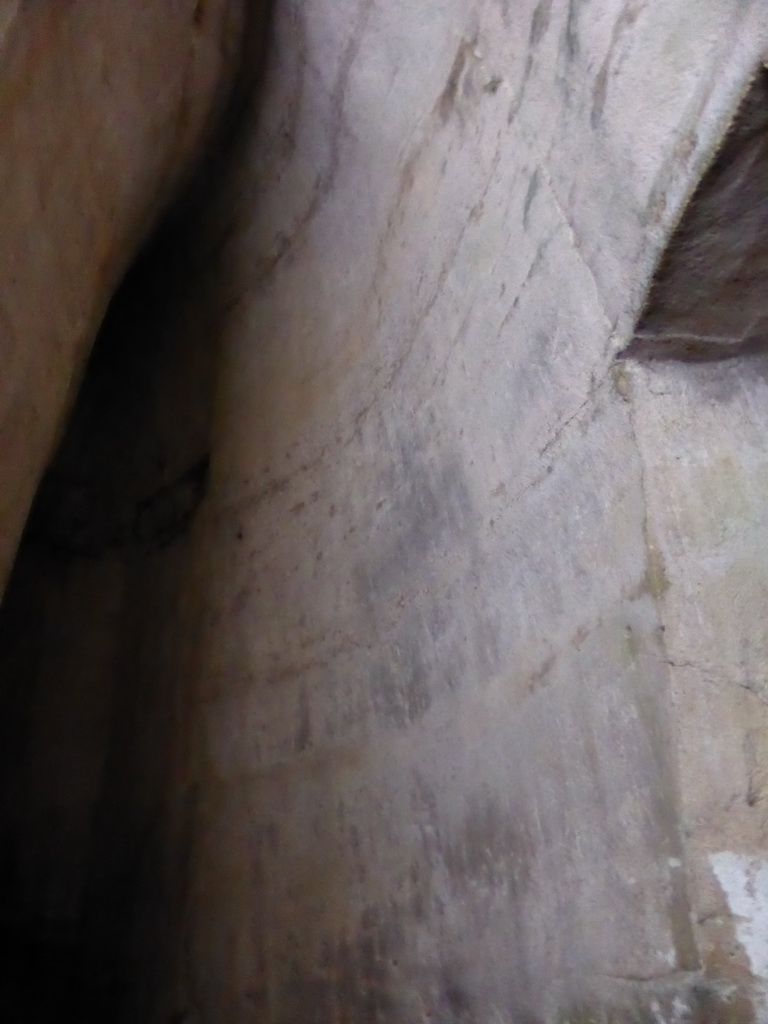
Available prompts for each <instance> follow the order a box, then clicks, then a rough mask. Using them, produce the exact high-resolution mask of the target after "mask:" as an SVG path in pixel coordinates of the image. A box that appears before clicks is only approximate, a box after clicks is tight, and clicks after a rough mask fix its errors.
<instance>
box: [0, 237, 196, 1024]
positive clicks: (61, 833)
mask: <svg viewBox="0 0 768 1024" xmlns="http://www.w3.org/2000/svg"><path fill="white" fill-rule="evenodd" d="M184 253H185V245H184V244H183V239H182V236H181V235H179V234H178V233H177V232H176V231H175V230H170V231H168V232H167V233H163V234H162V235H160V236H159V237H158V238H157V239H156V240H155V241H154V242H153V244H152V246H151V247H150V248H149V249H148V250H147V252H146V253H144V255H143V256H142V258H141V259H140V261H139V262H138V263H137V265H136V266H135V268H134V269H133V271H132V272H131V273H130V274H129V276H128V278H127V279H126V281H125V283H124V285H123V286H122V288H121V290H120V292H119V293H118V295H117V296H116V297H115V299H114V301H113V303H112V306H111V308H110V310H109V313H108V315H107V318H106V320H105V323H104V326H103V329H102V331H101V334H100V337H99V339H98V341H97V343H96V345H95V348H94V351H93V355H92V358H91V360H90V364H89V367H88V371H87V374H86V376H85V379H84V381H83V383H82V387H81V390H80V395H79V398H78V402H77V406H76V408H75V410H74V412H73V415H72V418H71V421H70V424H69V426H68V429H67V432H66V435H65V437H64V438H63V441H62V443H61V446H60V449H59V451H58V454H57V456H56V458H55V459H54V461H53V464H52V465H51V467H50V468H49V470H48V471H47V473H46V475H45V477H44V479H43V481H42V483H41V485H40V488H39V491H38V495H37V498H36V501H35V503H34V506H33V509H32V511H31V514H30V517H29V520H28V524H27V528H26V531H25V534H24V537H23V539H22V543H21V546H20V550H19V554H18V557H17V561H16V565H15V568H14V572H13V575H12V578H11V581H10V584H9V588H8V591H7V594H6V598H5V601H4V603H3V606H2V609H0V681H1V682H0V943H2V959H1V961H0V1020H2V1021H3V1022H8V1024H12V1022H16V1021H18V1022H19V1024H21V1022H26V1021H30V1022H31V1021H54V1020H56V1021H59V1020H62V1019H66V1020H70V1019H71V1020H78V1021H87V1020H90V1019H93V1020H99V1021H106V1020H110V1019H112V1016H113V1006H112V1004H113V1003H114V1001H115V999H116V993H115V972H116V971H117V970H118V967H117V959H118V958H119V956H120V953H121V950H120V941H119V937H120V934H121V933H122V932H123V931H124V930H126V929H127V928H128V927H129V925H128V921H127V917H128V915H129V914H130V910H131V907H130V901H131V895H132V889H131V878H130V877H128V874H130V872H128V874H126V872H127V871H128V869H127V868H126V864H125V858H126V853H130V852H131V846H132V841H129V839H128V837H127V833H126V830H125V828H124V827H123V826H121V827H120V828H118V825H117V823H116V819H117V818H119V817H121V815H122V814H123V813H125V814H126V815H127V816H128V818H131V816H132V815H138V817H139V818H142V824H141V826H139V824H138V820H137V818H136V817H133V818H132V819H131V825H130V826H129V828H128V832H130V833H131V834H133V831H134V829H135V828H144V827H145V825H144V823H143V817H144V816H149V813H150V812H149V809H148V806H147V804H146V803H143V804H142V807H141V812H144V813H143V814H142V813H140V812H139V811H137V809H136V808H135V807H133V806H132V800H131V798H130V797H129V796H128V795H126V793H125V792H124V790H125V787H126V786H130V785H131V784H132V780H133V778H134V773H135V772H137V771H139V762H138V760H137V754H136V750H135V745H134V744H135V736H134V734H133V732H132V730H133V728H134V726H135V727H136V728H139V725H138V719H140V718H141V717H142V716H147V717H148V718H149V720H150V721H151V720H152V709H151V708H150V707H149V704H151V703H152V702H151V701H150V700H149V699H148V696H147V693H146V686H147V685H150V684H151V680H149V679H145V678H142V675H143V674H144V673H143V669H142V664H141V658H133V657H132V653H131V652H132V651H136V652H138V651H140V650H141V649H142V645H143V644H144V643H146V642H147V631H148V629H149V628H150V626H151V623H150V622H148V620H147V612H148V611H149V610H151V611H152V612H153V613H155V614H161V613H164V612H165V611H166V609H164V608H163V609H160V608H157V607H153V604H154V599H153V596H152V590H153V587H154V586H155V585H159V586H160V588H161V590H162V593H163V601H164V602H169V603H172V602H173V601H174V599H175V595H174V587H173V585H172V583H171V582H169V579H168V577H170V576H174V574H175V578H176V579H177V580H180V579H181V576H182V575H183V574H182V573H181V570H180V566H179V556H178V551H179V549H180V548H181V547H183V546H184V543H185V540H186V537H187V535H188V532H189V530H190V527H191V526H192V523H193V521H194V518H195V515H196V513H197V511H198V509H199V507H200V505H201V503H202V502H203V501H204V499H205V494H206V487H207V471H208V434H209V425H210V412H211V401H212V391H213V382H214V380H215V352H216V346H215V343H213V341H212V339H210V337H206V336H204V335H205V331H202V332H201V331H200V330H199V329H197V328H195V327H193V326H192V325H190V326H189V330H187V331H184V325H183V324H180V323H179V322H178V320H177V317H176V311H177V310H178V309H179V308H180V303H182V297H181V292H182V291H183V289H184V287H185V285H186V281H187V276H186V273H187V270H188V267H187V263H186V259H185V256H184ZM169 562H170V563H173V565H172V569H169V567H168V565H167V564H166V563H169ZM158 577H163V583H162V584H158ZM126 648H127V649H126ZM123 686H125V687H128V688H129V697H128V699H126V696H125V695H124V694H121V693H120V692H119V690H120V687H123ZM131 698H133V699H131ZM171 724H172V723H170V722H168V726H169V727H170V725H171ZM153 742H154V743H156V744H157V745H158V746H159V747H160V748H163V747H166V746H167V745H168V744H169V743H170V742H171V741H170V738H169V737H168V736H166V735H165V734H164V733H163V732H162V731H161V730H159V729H158V727H157V723H155V730H154V735H153ZM139 746H140V744H139ZM145 753H146V752H145ZM161 762H162V755H161V756H160V759H159V760H157V759H156V761H155V765H154V769H155V776H154V777H155V782H156V793H157V800H158V801H159V800H160V798H161V794H162V793H163V790H164V765H163V764H162V763H161ZM152 813H153V814H155V813H158V809H157V806H156V805H155V803H154V802H153V807H152ZM123 825H124V823H123ZM116 833H117V834H120V835H121V837H122V845H121V849H120V850H119V851H114V850H113V848H112V847H113V843H112V841H111V840H112V835H113V834H116ZM117 854H119V856H117ZM103 856H106V857H110V856H115V860H113V861H111V862H109V863H108V864H106V865H104V864H103V863H102V864H101V865H100V864H99V863H98V860H99V858H100V857H103ZM112 867H114V869H115V874H114V875H113V872H112ZM99 875H100V877H101V880H102V884H101V885H99V884H98V883H97V882H96V881H95V879H96V877H97V876H99ZM106 877H109V883H108V884H107V883H106V882H105V881H104V879H105V878H106ZM108 890H109V891H108ZM113 890H119V904H118V903H116V902H115V899H114V892H113ZM105 900H106V901H107V902H108V903H109V907H110V911H109V915H108V919H107V917H105V915H104V914H102V913H101V908H100V904H103V903H104V901H105ZM84 930H85V931H84ZM88 932H90V933H91V934H90V938H88V935H87V933H88ZM86 938H88V945H90V946H91V948H90V949H85V947H84V945H83V942H84V939H86ZM96 964H98V969H97V970H95V969H94V967H95V966H96ZM89 1007H92V1008H93V1009H92V1014H93V1015H92V1016H91V1017H89Z"/></svg>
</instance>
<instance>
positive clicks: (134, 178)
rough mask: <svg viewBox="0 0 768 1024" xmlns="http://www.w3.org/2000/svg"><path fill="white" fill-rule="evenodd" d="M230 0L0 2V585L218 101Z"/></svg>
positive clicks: (229, 39)
mask: <svg viewBox="0 0 768 1024" xmlns="http://www.w3.org/2000/svg"><path fill="white" fill-rule="evenodd" d="M241 22H242V4H241V3H240V0H182V2H176V0H118V2H114V3H113V2H110V3H108V4H105V3H102V2H100V0H85V2H78V3H35V4H21V3H19V2H18V0H2V3H0V59H1V60H2V74H0V132H1V133H2V138H3V146H2V148H1V149H0V224H2V248H1V252H0V345H1V346H2V348H0V354H1V356H2V367H3V369H2V384H1V385H0V591H1V590H2V588H3V586H4V584H5V579H6V576H7V572H8V569H9V566H10V562H11V559H12V557H13V553H14V551H15V548H16V544H17V543H18V539H19V534H20V531H21V528H22V525H23V523H24V519H25V517H26V514H27V511H28V509H29V504H30V501H31V499H32V496H33V493H34V488H35V487H36V485H37V483H38V480H39V477H40V474H41V472H42V470H43V468H44V466H45V464H46V463H47V461H48V460H49V459H50V457H51V455H52V451H53V447H54V444H55V441H56V438H57V437H58V436H59V435H60V431H61V427H62V420H63V416H64V414H65V412H66V411H67V410H68V409H69V407H70V406H71V402H72V399H73V397H74V393H75V391H76V389H77V386H78V383H79V379H80V376H81V373H82V368H83V365H84V362H85V359H86V356H87V354H88V351H89V349H90V346H91V344H92V342H93V339H94V337H95V334H96V331H97V329H98V325H99V323H100V321H101V319H102V317H103V315H104V310H105V308H106V305H107V302H108V301H109V299H110V297H111V295H112V293H113V291H114V289H115V287H116V285H117V283H118V282H119V280H120V278H121V277H122V275H123V273H124V272H125V270H126V268H127V266H128V265H129V263H130V261H131V260H132V258H133V256H134V255H135V253H136V250H137V248H138V246H139V244H140V243H141V242H142V241H143V240H144V238H145V236H146V234H147V231H148V230H149V228H150V227H151V226H152V225H153V224H154V222H155V221H156V219H157V215H158V213H159V212H161V211H162V210H163V209H164V208H165V206H167V204H168V202H169V200H170V199H171V197H172V196H173V194H174V193H175V191H176V190H177V189H178V187H179V184H180V180H181V179H182V177H183V175H184V174H186V173H187V172H188V170H189V167H190V163H191V162H192V161H193V160H194V159H195V158H196V156H198V155H199V151H200V147H201V144H202V142H203V141H204V139H207V138H208V137H209V135H210V128H211V126H212V122H213V119H214V118H216V117H217V116H218V115H219V114H220V113H221V108H222V102H223V100H224V99H225V96H226V95H227V93H228V88H229V85H230V83H231V78H232V73H233V70H234V69H235V67H236V64H237V53H238V43H239V37H240V31H241Z"/></svg>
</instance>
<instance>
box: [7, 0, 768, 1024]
mask: <svg viewBox="0 0 768 1024" xmlns="http://www.w3.org/2000/svg"><path fill="white" fill-rule="evenodd" d="M767 46H768V24H767V22H766V16H765V6H764V3H763V0H753V2H749V0H745V2H743V3H741V4H739V5H734V4H733V3H730V2H726V0H700V2H699V3H697V4H695V5H693V4H691V3H690V2H689V0H666V2H665V3H664V4H654V3H643V2H636V0H590V2H589V3H586V2H577V0H570V2H568V3H566V2H565V0H520V2H517V3H514V4H513V3H506V2H488V3H483V2H477V3H475V2H469V3H468V2H467V0H421V2H419V3H416V2H397V3H396V2H381V3H378V2H376V0H342V2H338V3H334V4H329V3H327V2H326V0H279V2H278V3H277V5H276V9H275V15H274V24H273V29H272V36H271V41H270V50H269V60H268V67H267V74H266V78H265V82H264V89H263V94H262V95H261V97H260V102H259V103H258V104H254V105H253V106H252V107H251V108H249V109H248V110H246V111H244V113H243V116H242V120H241V123H240V129H241V133H240V136H239V138H238V140H237V146H236V147H235V150H234V151H233V154H232V159H231V161H230V162H229V163H228V165H227V167H226V168H222V170H221V177H220V178H219V180H218V183H217V187H216V190H215V195H211V196H210V198H206V199H205V201H204V203H203V205H202V208H201V209H200V210H199V211H198V215H199V216H198V215H196V218H197V219H194V220H192V221H190V222H189V223H188V224H187V225H186V226H185V227H184V228H183V230H182V233H181V235H179V236H176V239H175V241H172V242H171V243H169V245H170V247H169V248H165V244H166V243H165V242H161V243H159V247H158V248H155V250H154V254H151V255H150V256H149V257H148V258H147V261H146V262H145V263H144V265H143V267H140V268H137V272H136V276H135V277H134V278H132V280H131V282H129V284H128V286H127V288H126V289H125V290H124V291H123V292H122V294H121V296H120V298H119V299H118V301H116V302H115V304H114V305H113V308H112V312H111V314H110V318H109V321H108V323H107V324H106V325H105V329H104V332H103V335H102V338H101V339H100V342H99V347H98V349H97V351H96V352H95V354H94V359H93V363H92V368H91V371H92V372H91V373H90V375H89V377H88V378H87V380H86V383H85V386H84V388H83V391H82V395H81V401H80V403H79V406H78V408H77V410H76V412H75V415H74V417H73V418H72V421H71V424H70V430H69V433H68V435H67V437H66V439H65V441H64V443H63V445H62V446H61V448H60V450H59V454H58V457H57V460H56V462H55V464H54V466H53V467H52V473H51V474H50V476H49V478H48V480H47V483H46V486H45V487H44V488H43V489H41V492H40V495H39V499H38V504H37V506H36V510H35V514H34V515H33V517H32V519H31V520H30V524H29V530H28V532H27V537H26V540H25V544H24V546H23V550H22V554H21V556H20V558H19V561H18V564H17V567H16V571H15V576H14V580H13V583H12V585H11V587H10V589H9V593H8V598H7V600H6V603H5V608H4V611H3V620H2V623H0V634H1V635H2V639H1V640H0V675H3V676H4V680H8V681H9V682H8V683H6V684H5V686H4V690H3V694H4V700H5V702H6V707H7V709H8V713H7V714H6V715H4V716H2V717H0V729H2V732H3V734H4V737H3V742H2V743H1V744H0V750H3V751H5V754H4V756H5V760H6V763H5V766H4V768H3V770H2V772H0V822H2V827H3V832H2V842H3V847H2V848H3V856H4V863H7V864H8V865H9V867H8V869H7V870H4V874H3V875H2V876H0V883H2V884H0V904H2V905H3V906H5V907H8V908H9V916H10V917H12V918H13V920H14V921H16V922H18V923H20V925H23V924H26V926H28V927H31V926H32V925H34V926H35V927H36V928H37V932H36V934H49V935H51V934H53V935H55V934H64V935H67V934H70V935H74V936H77V937H78V940H79V942H80V946H79V950H78V953H79V955H80V956H81V957H82V958H83V962H85V963H86V964H87V965H88V971H87V977H88V978H89V979H91V980H92V981H95V983H96V987H97V989H98V990H99V991H100V992H101V994H102V996H103V998H104V1000H105V1002H106V1004H108V1005H109V1007H110V1011H111V1012H112V1014H113V1016H114V1017H116V1019H119V1020H120V1021H121V1022H125V1024H129V1022H130V1024H135V1022H137V1021H141V1022H148V1024H170V1022H174V1024H182V1022H184V1024H219V1022H227V1024H230V1022H231V1024H257V1022H258V1024H368V1022H375V1024H426V1022H433V1024H586V1022H587V1021H595V1022H601V1024H605V1022H611V1024H640V1022H642V1024H754V1022H759V1024H763V1022H765V1021H766V1020H768V1003H766V999H765V979H766V976H767V975H768V960H767V958H766V949H765V941H764V936H765V934H766V929H768V910H767V909H766V907H767V906H768V898H766V877H768V868H767V867H766V852H765V847H766V840H767V833H766V815H765V807H766V778H768V768H767V767H766V765H767V764H768V759H767V756H766V750H768V742H767V741H766V735H768V716H767V715H766V706H765V705H766V687H765V679H764V664H765V661H766V656H768V639H767V638H766V630H765V614H764V610H765V606H766V593H767V592H768V585H767V584H766V581H767V580H768V564H766V556H765V543H764V540H765V531H766V529H767V528H768V523H767V522H766V512H765V510H766V509H768V460H767V459H766V451H767V450H768V448H767V446H766V436H768V422H766V410H768V401H766V398H767V397H768V396H766V385H765V380H766V375H765V365H764V361H765V358H766V357H765V356H764V355H762V354H761V353H760V351H759V350H750V353H749V354H744V353H739V354H738V355H736V356H734V357H733V358H729V359H725V360H723V359H719V360H710V361H708V362H702V363H695V364H693V363H690V362H688V361H684V360H681V358H680V355H681V352H680V350H679V348H678V349H674V346H673V350H672V351H669V350H668V351H667V352H666V356H665V357H664V358H660V359H656V358H653V359H651V358H648V355H649V353H648V351H647V350H646V351H645V352H643V350H638V349H637V348H636V347H635V348H633V345H634V342H633V339H635V338H636V336H637V331H636V325H637V322H638V318H639V319H640V325H641V329H646V330H650V328H651V326H652V325H655V328H654V329H655V330H656V331H657V335H656V339H655V340H656V341H658V344H659V347H663V344H664V342H665V340H666V341H669V340H670V338H671V336H672V334H673V333H674V330H673V328H672V327H671V326H670V324H671V323H672V321H674V318H675V317H676V316H677V317H679V316H680V315H682V314H681V313H680V309H681V308H682V307H683V306H684V303H683V302H682V299H684V298H685V281H686V276H685V275H686V271H685V268H684V267H681V266H680V265H679V264H675V263H674V262H672V263H670V262H669V261H668V260H667V261H665V260H661V257H662V254H663V252H664V250H665V248H666V246H667V244H668V242H669V240H670V238H671V237H672V235H673V233H674V231H675V229H676V228H677V226H678V224H679V222H680V218H681V216H682V214H683V211H684V209H685V207H686V201H687V200H688V199H689V198H690V196H691V195H692V194H693V192H694V191H695V189H696V187H697V185H698V184H699V182H700V181H702V179H704V178H705V175H706V172H707V169H708V168H709V167H713V168H714V169H715V171H717V167H718V164H717V161H715V163H714V164H713V162H712V161H713V157H714V156H715V154H716V152H717V149H718V146H719V144H720V142H721V140H722V139H723V137H724V135H725V134H726V131H727V128H728V125H729V124H730V122H731V121H732V119H733V117H734V114H735V113H736V111H737V110H738V109H739V105H740V102H741V100H742V98H743V96H744V95H745V94H746V93H748V91H749V88H750V85H751V84H752V83H754V82H755V78H756V75H757V76H759V75H760V74H761V73H762V72H761V71H760V69H761V67H762V62H763V60H764V57H765V52H766V47H767ZM753 98H754V94H753ZM758 148H759V147H758ZM725 153H726V150H723V154H725ZM724 158H725V157H723V159H724ZM753 186H755V182H754V181H753V182H751V184H750V187H753ZM705 199H706V197H705ZM705 208H706V204H705ZM693 223H694V224H695V220H694V222H693ZM690 225H691V221H688V222H687V226H686V221H685V220H683V222H682V226H681V229H680V230H681V231H682V236H680V235H679V236H678V239H679V238H680V237H682V238H686V237H689V238H693V236H691V235H689V236H686V234H685V232H686V231H689V232H690V231H691V230H693V231H694V235H695V229H691V227H690ZM211 232H213V234H211ZM754 241H755V245H756V248H755V249H754V251H755V252H756V253H757V254H758V255H759V256H760V258H762V255H763V250H762V249H760V247H759V245H757V241H758V240H754ZM695 243H696V239H695V238H693V248H692V249H691V246H683V249H685V251H695V249H696V244H695ZM674 250H675V247H674V245H673V246H672V247H671V248H670V250H669V251H670V253H672V252H673V251H674ZM195 253H198V255H197V256H196V255H195ZM200 254H202V255H200ZM670 259H671V257H670ZM660 261H661V262H660ZM657 266H658V267H659V268H660V273H659V276H658V278H657V281H658V284H657V287H656V288H655V290H652V291H651V293H650V294H651V297H650V300H648V301H647V299H648V292H649V282H650V281H651V279H652V277H653V274H654V268H656V267H657ZM168 267H171V268H173V273H172V274H171V278H170V279H171V280H172V282H173V286H172V287H171V286H170V285H169V284H168V281H169V278H168V277H167V268H168ZM694 269H696V268H694ZM674 281H678V282H682V291H681V288H680V287H678V286H673V285H670V284H669V282H674ZM665 282H666V284H665ZM753 283H754V282H753ZM665 287H666V289H667V290H666V292H665ZM696 287H697V289H698V294H699V295H700V296H701V297H702V298H701V303H700V305H699V307H698V308H697V309H696V310H695V312H696V315H697V316H698V317H699V318H700V319H699V320H698V321H697V327H696V330H699V329H700V328H702V330H703V328H705V327H706V321H707V317H708V316H713V315H714V313H713V309H714V307H711V308H710V309H709V312H708V311H707V308H706V301H707V299H708V295H709V292H710V290H708V289H707V288H706V287H704V286H702V285H701V283H700V282H699V283H698V284H697V286H696ZM758 292H759V290H758ZM758 292H754V291H753V292H752V293H751V294H753V295H754V294H758ZM712 294H713V295H714V291H712ZM676 302H677V305H676ZM643 310H645V313H643ZM689 312H690V310H688V311H687V313H689ZM687 313H686V315H687ZM665 325H666V326H665ZM737 333H738V332H737ZM735 336H736V335H735V334H734V335H733V337H735ZM133 339H140V340H141V344H140V345H137V344H134V343H133ZM655 354H657V353H655ZM82 480H86V481H88V482H89V488H90V489H89V488H86V489H85V492H81V491H78V489H77V485H78V482H79V481H82ZM83 495H84V496H83ZM81 498H82V504H78V502H79V501H80V499H81ZM69 509H72V510H74V511H73V512H72V514H71V515H69V513H68V510H69ZM94 510H95V511H94ZM83 606H87V607H90V608H92V609H93V611H92V613H91V614H90V616H88V618H87V619H86V618H84V616H83V615H82V613H81V611H80V609H81V608H82V607H83ZM83 751H85V752H86V753H87V756H84V755H83ZM19 765H21V766H22V777H21V779H19V775H18V770H19V769H18V766H19ZM14 768H15V769H16V771H17V774H16V776H14ZM56 849H58V850H61V851H62V855H61V856H58V855H53V854H52V851H53V850H56ZM64 851H66V856H64ZM14 871H15V872H16V874H15V875H14ZM12 883H16V884H12ZM41 922H42V925H41ZM46 929H47V932H46ZM57 929H60V931H59V932H57Z"/></svg>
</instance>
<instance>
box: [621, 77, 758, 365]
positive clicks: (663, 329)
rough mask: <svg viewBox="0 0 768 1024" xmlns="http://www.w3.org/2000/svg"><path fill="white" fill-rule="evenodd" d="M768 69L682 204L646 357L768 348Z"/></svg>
mask: <svg viewBox="0 0 768 1024" xmlns="http://www.w3.org/2000/svg"><path fill="white" fill-rule="evenodd" d="M766 281H768V70H766V68H765V67H764V66H761V67H760V68H759V70H758V72H757V73H756V75H755V78H754V79H753V81H752V84H751V86H750V88H749V91H748V92H747V95H746V96H745V97H744V100H743V101H742V103H741V105H740V106H739V109H738V111H737V113H736V115H735V117H734V119H733V122H732V124H731V126H730V128H729V130H728V132H727V134H726V136H725V138H724V140H723V143H722V145H721V147H720V149H719V150H718V152H717V154H716V156H715V158H714V160H713V162H712V164H711V166H710V167H709V169H708V170H707V172H706V173H705V174H704V176H703V178H702V180H701V182H700V184H699V186H698V188H697V189H696V191H695V193H694V194H693V196H692V198H691V200H690V202H689V203H688V205H687V206H686V208H685V210H684V211H683V216H682V218H681V220H680V223H679V225H678V227H677V229H676V231H675V232H674V234H673V236H672V238H671V240H670V243H669V245H668V246H667V248H666V250H665V251H664V254H663V256H662V258H661V261H660V263H659V265H658V268H657V270H656V273H655V275H654V277H653V281H652V284H651V288H650V290H649V294H648V298H647V301H646V304H645V308H644V310H643V313H642V315H641V316H640V319H639V321H638V325H637V329H636V333H635V337H634V338H633V340H632V342H631V343H630V344H629V346H628V347H627V348H626V349H625V350H624V352H622V353H621V354H622V355H623V356H632V357H636V358H640V359H680V360H684V361H690V362H706V361H714V360H719V359H728V358H732V357H735V356H742V355H750V354H754V353H759V352H765V351H768V292H766V287H765V282H766Z"/></svg>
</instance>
